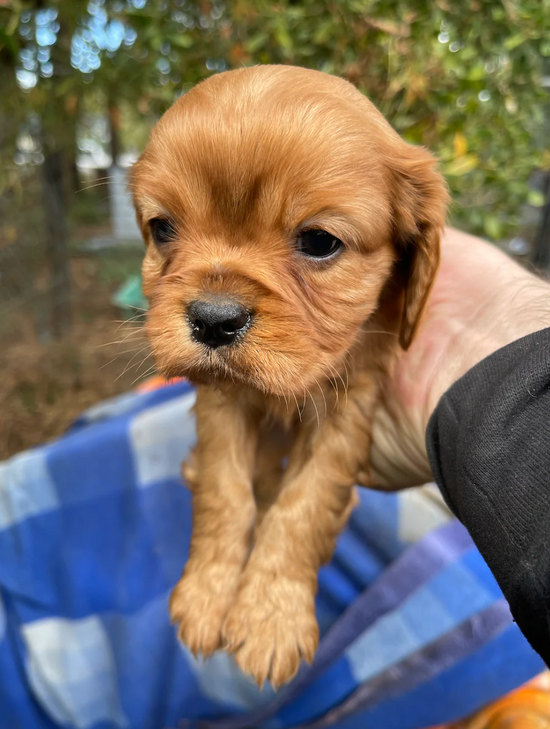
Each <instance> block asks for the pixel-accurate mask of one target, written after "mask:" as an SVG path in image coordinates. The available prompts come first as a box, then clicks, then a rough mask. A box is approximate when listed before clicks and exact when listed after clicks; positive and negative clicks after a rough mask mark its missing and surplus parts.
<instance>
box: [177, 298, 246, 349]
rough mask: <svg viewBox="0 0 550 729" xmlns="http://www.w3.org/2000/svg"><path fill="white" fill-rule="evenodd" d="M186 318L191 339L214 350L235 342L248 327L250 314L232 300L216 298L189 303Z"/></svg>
mask: <svg viewBox="0 0 550 729" xmlns="http://www.w3.org/2000/svg"><path fill="white" fill-rule="evenodd" d="M187 318H188V320H189V326H190V327H191V335H192V337H193V339H194V340H195V341H196V342H200V343H201V344H205V345H206V346H207V347H210V348H211V349H216V347H222V346H225V345H229V344H233V343H234V342H236V341H237V340H238V339H239V337H241V336H242V335H243V334H244V333H245V332H246V330H247V329H248V327H249V326H250V323H251V321H252V314H251V312H250V311H248V309H245V307H244V306H242V305H241V304H239V303H237V302H236V301H233V300H232V299H225V298H221V297H216V298H214V299H209V300H207V301H193V302H191V304H190V305H189V308H188V309H187Z"/></svg>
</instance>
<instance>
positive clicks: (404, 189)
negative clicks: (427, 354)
mask: <svg viewBox="0 0 550 729" xmlns="http://www.w3.org/2000/svg"><path fill="white" fill-rule="evenodd" d="M396 151H398V153H399V156H396V157H395V158H394V159H393V162H392V165H391V166H392V173H393V189H392V214H393V226H394V245H395V248H396V251H397V254H398V269H399V271H400V273H401V276H402V277H403V285H404V289H405V293H404V305H403V313H402V319H401V326H400V330H399V343H400V345H401V346H402V347H403V349H408V347H409V346H410V344H411V342H412V340H413V338H414V335H415V333H416V330H417V328H418V325H419V323H420V319H421V316H422V312H423V310H424V307H425V305H426V301H427V299H428V296H429V294H430V291H431V288H432V285H433V282H434V280H435V275H436V273H437V269H438V266H439V257H440V253H439V244H440V239H441V235H442V233H443V229H444V227H445V218H446V214H447V208H448V205H449V192H448V188H447V185H446V183H445V180H444V179H443V177H442V176H441V174H440V173H439V172H438V171H437V169H436V160H435V159H434V157H432V155H431V154H430V153H429V152H428V151H427V150H425V149H424V148H422V147H414V146H412V145H410V144H406V143H405V142H403V143H402V144H401V145H399V149H398V150H396Z"/></svg>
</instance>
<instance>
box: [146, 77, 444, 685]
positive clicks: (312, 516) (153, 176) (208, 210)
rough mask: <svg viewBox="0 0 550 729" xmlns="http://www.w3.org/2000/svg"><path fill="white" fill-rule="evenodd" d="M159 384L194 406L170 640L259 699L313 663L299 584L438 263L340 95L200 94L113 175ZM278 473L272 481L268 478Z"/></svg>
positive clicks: (394, 142)
mask: <svg viewBox="0 0 550 729" xmlns="http://www.w3.org/2000/svg"><path fill="white" fill-rule="evenodd" d="M132 186H133V190H134V198H135V204H136V209H137V214H138V219H139V222H140V225H141V228H142V231H143V235H144V238H145V241H146V243H147V253H146V256H145V261H144V265H143V281H144V290H145V293H146V295H147V296H148V298H149V301H150V311H149V315H148V322H147V333H148V337H149V339H150V342H151V345H152V349H153V352H154V355H155V358H156V362H157V365H158V367H159V369H160V371H161V372H163V373H164V374H165V375H167V376H170V377H171V376H178V375H183V376H186V377H189V378H190V379H191V380H192V381H193V382H196V383H198V384H199V388H198V392H197V405H196V415H197V431H198V444H197V447H196V449H195V453H194V455H193V458H192V462H190V463H189V464H188V465H187V469H186V471H185V475H186V477H187V480H188V482H189V484H190V487H191V488H192V491H193V534H192V539H191V551H190V556H189V561H188V562H187V565H186V567H185V570H184V573H183V576H182V578H181V580H180V582H179V583H178V585H177V586H176V588H175V590H174V592H173V594H172V598H171V603H170V612H171V616H172V618H173V619H174V620H175V621H177V622H179V623H180V628H179V635H180V637H181V639H182V640H183V641H184V642H185V643H186V644H187V645H188V646H189V648H190V649H191V650H192V651H193V652H195V653H197V652H200V653H202V654H204V655H208V654H210V653H212V652H213V651H215V650H217V649H219V648H226V649H228V650H230V651H232V652H233V653H234V655H235V659H236V661H237V663H238V665H239V666H240V667H241V668H242V670H243V671H245V672H247V673H249V674H251V675H252V676H253V677H254V678H255V679H256V681H257V682H258V683H259V684H262V683H263V681H264V680H265V679H269V680H270V681H271V682H272V684H274V685H275V686H278V685H280V684H282V683H284V682H285V681H288V680H289V679H290V678H292V676H293V675H294V674H295V673H296V671H297V670H298V667H299V664H300V660H301V659H304V660H306V661H311V660H312V658H313V655H314V652H315V649H316V646H317V641H318V628H317V623H316V620H315V612H314V596H315V591H316V585H317V572H318V570H319V567H320V566H321V565H322V564H323V563H324V562H326V561H327V560H328V559H329V558H330V556H331V554H332V552H333V549H334V544H335V539H336V537H337V535H338V533H339V531H340V530H341V528H342V527H343V525H344V524H345V522H346V519H347V517H348V515H349V512H350V510H351V508H352V503H353V497H352V494H353V485H354V483H356V482H357V481H358V480H360V481H361V482H363V483H368V480H369V476H368V463H367V460H368V452H369V433H370V427H371V419H372V413H373V409H374V407H375V405H376V403H377V401H378V399H379V398H380V397H383V391H384V383H385V377H386V373H387V371H388V368H389V367H390V366H391V362H392V355H393V354H394V353H395V352H396V350H397V348H398V347H399V346H401V347H405V348H406V347H408V346H409V344H410V342H411V339H412V337H413V336H414V332H415V329H416V327H417V325H418V321H419V317H420V315H421V313H422V309H423V307H424V304H425V302H426V298H427V296H428V293H429V291H430V287H431V285H432V281H433V278H434V275H435V272H436V269H437V265H438V259H439V238H440V234H441V231H442V228H443V225H444V219H445V212H446V206H447V191H446V188H445V185H444V183H443V181H442V178H441V177H440V175H439V174H438V173H437V172H436V170H435V163H434V159H433V158H432V157H431V156H430V154H428V152H426V151H425V150H424V149H421V148H417V147H412V146H410V145H409V144H406V143H405V142H404V141H403V140H402V139H401V138H400V137H399V136H398V135H397V134H396V133H395V132H394V131H393V130H392V129H391V127H390V126H389V124H388V123H387V122H386V121H385V119H384V118H383V117H382V115H381V114H380V113H379V112H378V111H377V110H376V109H375V108H374V106H373V105H372V104H371V103H370V102H369V101H368V100H367V99H366V98H365V97H364V96H362V95H361V94H360V93H359V92H358V91H357V90H356V89H355V88H354V87H353V86H351V85H350V84H348V83H347V82H346V81H343V80H342V79H339V78H335V77H332V76H328V75H326V74H323V73H320V72H317V71H309V70H305V69H300V68H292V67H287V66H261V67H255V68H247V69H242V70H238V71H231V72H228V73H222V74H219V75H217V76H213V77H212V78H210V79H208V81H205V82H204V83H201V84H200V85H198V86H197V87H196V88H194V89H193V90H192V91H190V92H189V93H187V94H185V96H183V97H182V98H180V99H179V100H178V101H177V102H176V103H175V104H174V106H172V108H171V109H169V111H168V112H167V113H166V114H165V115H164V116H163V117H162V119H161V120H160V122H159V123H158V125H157V126H156V127H155V129H154V131H153V133H152V135H151V141H150V142H149V145H148V147H147V149H146V151H145V153H144V154H143V156H142V157H141V159H140V160H139V162H138V163H137V164H136V166H135V168H134V170H133V174H132ZM287 458H288V461H287V465H286V468H285V469H283V462H284V461H285V459H287Z"/></svg>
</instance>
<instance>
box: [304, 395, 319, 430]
mask: <svg viewBox="0 0 550 729" xmlns="http://www.w3.org/2000/svg"><path fill="white" fill-rule="evenodd" d="M306 392H307V394H308V395H309V397H310V398H311V402H312V403H313V407H314V408H315V414H316V415H317V427H318V428H320V427H321V421H320V419H319V411H318V410H317V404H316V402H315V398H314V397H313V395H312V394H311V392H310V391H309V388H306Z"/></svg>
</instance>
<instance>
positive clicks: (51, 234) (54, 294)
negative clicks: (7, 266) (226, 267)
mask: <svg viewBox="0 0 550 729" xmlns="http://www.w3.org/2000/svg"><path fill="white" fill-rule="evenodd" d="M42 175H43V184H44V202H45V206H46V220H47V226H48V231H47V232H48V242H47V246H48V260H49V263H50V275H51V279H50V295H51V302H52V333H53V336H54V337H62V336H65V335H66V334H68V333H69V331H70V329H71V277H70V269H69V254H68V246H67V224H66V212H65V201H64V197H65V191H64V185H63V182H64V175H63V155H62V153H61V152H59V151H57V152H51V153H50V154H48V155H46V156H45V159H44V164H43V165H42Z"/></svg>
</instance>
